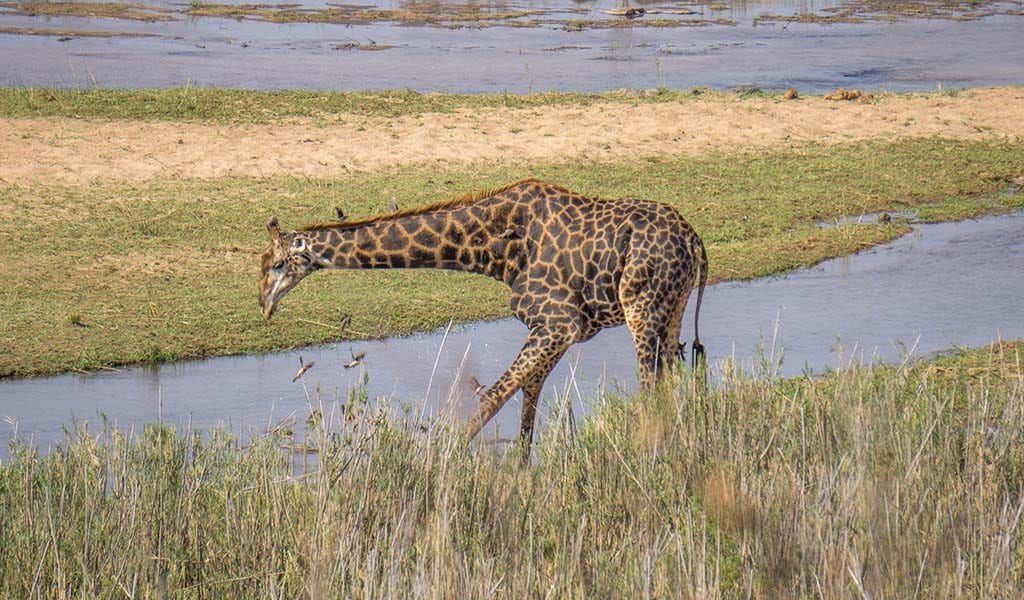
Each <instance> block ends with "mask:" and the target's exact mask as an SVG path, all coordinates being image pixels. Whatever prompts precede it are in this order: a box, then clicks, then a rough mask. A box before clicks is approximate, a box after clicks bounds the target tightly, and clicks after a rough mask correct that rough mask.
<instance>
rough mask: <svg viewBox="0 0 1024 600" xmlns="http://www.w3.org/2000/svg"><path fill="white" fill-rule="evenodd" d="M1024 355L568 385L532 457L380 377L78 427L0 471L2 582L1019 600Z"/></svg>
mask: <svg viewBox="0 0 1024 600" xmlns="http://www.w3.org/2000/svg"><path fill="white" fill-rule="evenodd" d="M1022 359H1024V343H1021V342H1011V343H999V344H994V345H993V346H991V347H989V348H984V349H980V350H973V351H967V352H959V353H956V354H954V355H950V356H947V357H943V358H941V359H939V360H935V361H924V362H909V361H908V364H906V365H904V366H902V367H899V368H895V367H867V366H853V367H851V368H848V369H845V370H843V371H839V372H835V373H832V374H830V375H829V376H826V377H824V378H821V379H808V378H800V379H791V380H779V379H776V378H775V377H773V376H772V375H771V373H772V372H773V371H774V369H773V368H772V367H773V365H771V364H770V363H768V362H766V363H765V365H764V366H763V367H762V369H761V370H760V371H759V372H757V373H753V374H748V373H743V372H739V371H737V370H735V369H732V368H730V367H729V366H728V365H725V366H724V368H723V372H722V376H721V378H720V380H719V381H717V383H716V384H715V385H714V386H713V387H712V388H711V389H709V390H706V391H703V390H702V389H701V387H700V386H698V384H697V382H696V381H695V379H694V378H693V377H692V376H691V375H690V374H689V373H687V372H682V373H678V374H675V375H673V376H671V377H670V378H669V380H668V381H667V382H666V383H665V385H663V386H661V387H660V389H658V390H657V392H656V393H654V394H651V395H640V396H637V397H634V398H629V399H625V398H622V397H618V396H614V395H603V396H601V397H598V398H587V399H585V401H587V402H588V403H590V404H591V405H593V406H594V407H595V411H596V412H595V414H594V415H593V416H591V417H589V418H587V419H586V420H584V421H581V422H580V423H579V424H578V425H577V421H576V420H575V419H573V418H572V415H571V412H570V411H569V410H567V406H569V404H568V403H567V402H566V399H565V398H556V399H554V400H552V401H550V402H549V403H548V406H547V407H546V408H547V409H548V412H549V413H550V417H549V418H548V420H547V426H546V427H545V428H544V429H543V430H542V431H541V433H540V436H539V441H538V443H537V444H536V446H535V449H534V455H535V456H536V457H537V461H536V462H535V463H533V464H532V465H530V466H528V467H525V468H520V466H519V464H520V461H519V457H518V452H517V450H516V449H515V448H511V449H509V450H508V451H507V452H506V451H505V448H508V447H507V446H499V447H498V450H497V451H492V450H491V448H492V446H490V445H489V444H488V440H481V442H480V443H479V444H477V445H476V447H471V446H470V445H469V444H467V443H466V440H465V438H464V437H463V436H462V434H461V429H460V424H459V423H457V422H454V420H453V419H452V418H451V416H450V415H443V416H442V417H440V418H438V419H436V420H433V421H420V420H417V418H416V417H415V415H419V414H420V411H418V410H411V411H409V412H410V414H411V415H413V416H412V417H409V418H406V419H403V418H396V417H395V416H394V415H395V411H394V409H393V407H392V405H391V404H390V402H389V401H388V400H382V401H376V400H373V399H368V398H367V397H366V395H365V392H361V391H360V390H359V389H354V390H353V392H352V393H351V394H350V395H349V397H348V398H347V399H345V400H344V401H343V402H330V401H328V400H326V399H324V400H322V401H320V400H319V399H318V398H316V397H315V396H314V400H313V405H314V407H315V409H316V410H315V412H311V414H310V415H309V419H308V420H307V425H308V428H305V432H304V433H295V430H298V429H299V427H293V426H292V424H291V422H284V423H281V424H278V425H275V426H271V427H268V428H267V430H264V431H253V432H250V433H249V435H247V436H246V437H245V438H241V437H238V436H236V435H234V434H232V433H229V432H227V431H224V430H215V431H213V432H198V431H193V430H190V429H187V428H183V427H174V426H170V425H161V424H157V423H151V424H148V425H146V426H145V427H143V428H142V429H141V430H138V431H136V432H135V433H130V434H129V433H125V432H124V431H120V430H117V429H115V428H113V427H111V426H110V425H109V424H107V423H103V422H101V423H92V424H90V423H85V422H81V423H79V424H78V425H77V426H76V427H75V428H74V430H73V431H71V432H69V433H68V435H67V437H66V439H65V440H64V441H63V443H61V444H60V445H59V446H58V447H57V448H55V449H53V450H52V451H50V452H48V453H46V454H43V453H40V452H38V451H37V450H35V449H33V448H32V447H31V446H30V445H28V444H27V443H25V442H24V441H15V442H14V443H13V444H12V445H11V446H10V448H9V458H8V459H7V460H6V461H5V462H4V463H3V464H2V465H0V497H2V498H3V500H4V502H3V505H2V506H3V509H2V510H0V564H4V565H31V566H32V568H8V569H2V570H0V595H2V596H4V597H11V598H31V597H47V596H51V595H54V596H56V595H60V594H67V595H68V596H74V597H113V596H119V595H121V594H122V593H124V594H125V595H135V596H138V597H162V596H173V597H177V598H203V597H211V596H212V597H238V598H259V597H268V596H279V595H280V596H285V597H300V596H306V595H309V596H317V597H320V596H323V597H339V598H342V597H364V596H365V597H420V596H424V597H460V598H473V597H483V596H487V597H501V598H534V597H542V596H552V597H558V598H568V597H585V598H634V597H657V598H739V597H742V598H758V599H760V598H764V599H776V598H781V599H790V598H793V599H797V598H801V599H802V598H811V597H823V598H912V597H915V596H917V597H921V598H947V597H948V598H955V597H961V596H974V595H976V594H977V593H979V592H980V591H984V594H983V595H984V596H986V597H992V598H1014V597H1016V596H1017V595H1018V593H1019V591H1020V582H1021V581H1022V580H1024V533H1022V528H1021V519H1020V515H1021V512H1022V510H1024V445H1022V444H1021V443H1020V440H1021V436H1022V435H1024V368H1022V364H1024V363H1022ZM311 454H312V455H315V457H316V458H315V459H312V460H311V459H309V458H307V457H309V456H310V455H311Z"/></svg>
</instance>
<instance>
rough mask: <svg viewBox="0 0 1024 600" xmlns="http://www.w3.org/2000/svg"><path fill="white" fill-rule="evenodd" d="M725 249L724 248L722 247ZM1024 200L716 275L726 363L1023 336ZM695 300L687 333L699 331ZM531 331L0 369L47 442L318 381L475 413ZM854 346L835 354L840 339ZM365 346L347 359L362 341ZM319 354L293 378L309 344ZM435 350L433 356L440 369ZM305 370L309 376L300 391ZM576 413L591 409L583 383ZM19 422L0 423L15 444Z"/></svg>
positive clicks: (297, 400)
mask: <svg viewBox="0 0 1024 600" xmlns="http://www.w3.org/2000/svg"><path fill="white" fill-rule="evenodd" d="M712 258H713V257H712ZM1022 264H1024V213H1017V214H1014V215H1009V216H1002V217H991V218H986V219H981V220H978V221H966V222H962V223H947V224H934V225H921V226H919V227H918V228H917V229H916V230H915V231H914V233H912V234H910V235H908V236H906V237H904V238H902V239H900V240H898V241H896V242H894V243H892V244H889V245H886V246H882V247H879V248H876V249H874V250H871V251H869V252H865V253H861V254H858V255H855V256H850V257H845V258H839V259H834V260H830V261H827V262H825V263H822V264H820V265H818V266H816V267H814V268H810V269H804V270H801V271H798V272H794V273H792V274H790V275H787V276H782V277H775V278H769V279H762V280H757V281H752V282H748V283H725V284H720V285H716V286H712V287H710V288H709V289H708V291H707V293H706V295H705V304H704V308H703V309H702V319H701V329H702V338H703V340H704V342H705V344H706V345H707V347H708V350H709V353H710V357H711V359H712V360H713V361H714V360H716V359H721V358H723V357H733V358H734V359H735V360H738V361H739V362H740V363H741V364H745V365H747V366H748V367H752V366H753V365H754V364H755V361H757V360H758V350H757V348H758V346H759V344H761V343H762V342H763V341H764V340H769V343H768V345H771V343H770V340H771V339H772V337H773V335H774V333H775V332H776V331H778V339H777V344H776V348H778V346H782V347H783V348H784V357H785V358H784V360H783V362H782V368H781V373H782V374H784V375H794V374H799V373H801V372H802V371H804V370H810V371H813V372H822V371H823V370H825V369H829V368H834V367H836V366H837V365H838V364H839V362H840V361H841V360H844V359H848V358H849V356H850V355H851V354H856V355H858V356H860V357H861V358H863V359H866V360H871V359H875V358H877V359H882V360H886V361H890V362H891V361H896V360H899V359H901V357H903V356H904V355H905V353H906V352H908V351H909V350H910V349H911V348H913V349H914V353H915V354H916V355H926V354H928V353H932V352H935V351H939V350H944V349H948V348H950V347H951V346H954V345H966V346H979V345H983V344H985V343H988V342H990V341H991V340H993V339H995V338H997V337H999V336H1001V337H1003V338H1007V339H1013V338H1020V337H1024V309H1022V308H1021V307H1022V306H1024V302H1022V301H1021V298H1022V296H1024V279H1022V274H1024V271H1022V267H1021V265H1022ZM689 319H692V312H691V313H690V314H688V322H687V323H686V324H685V325H684V333H683V337H684V339H689V338H690V337H691V335H692V333H691V332H692V320H689ZM525 337H526V330H525V328H524V327H523V326H522V325H521V324H520V323H519V322H518V321H514V320H511V319H506V320H500V321H494V322H488V323H479V324H475V325H472V326H468V327H461V328H454V329H453V330H452V331H450V332H449V333H448V335H447V339H444V333H443V332H434V333H431V334H426V335H419V336H412V337H405V338H394V339H386V340H377V341H366V342H353V343H351V344H349V343H344V344H336V345H328V346H322V347H315V348H307V349H304V350H302V351H301V352H286V353H277V354H268V355H263V356H242V357H231V358H215V359H209V360H202V361H193V362H182V363H177V364H166V365H157V366H147V367H139V368H134V369H128V370H125V371H122V372H116V373H110V372H108V373H103V372H101V373H96V374H94V375H91V376H82V375H62V376H57V377H47V378H39V379H27V380H11V381H3V382H0V417H5V418H6V419H8V421H9V422H10V421H13V422H17V424H18V425H17V427H18V430H19V431H20V433H21V434H22V435H24V436H26V437H27V436H29V435H32V436H34V439H35V441H36V442H37V443H38V444H39V445H41V446H43V447H45V446H47V445H49V444H51V443H52V442H53V441H54V440H57V439H59V438H60V435H61V433H60V432H61V427H62V426H66V425H67V424H68V423H69V422H70V420H71V418H72V417H76V418H79V419H88V420H90V421H92V422H95V421H96V419H97V416H98V415H99V414H106V415H107V416H109V417H110V418H111V419H114V420H116V421H117V422H118V423H119V424H120V425H121V426H125V427H127V426H129V425H131V424H139V423H143V422H146V421H152V420H156V419H157V418H159V417H162V418H163V419H164V420H165V421H171V422H179V423H181V422H184V421H186V420H188V419H191V421H192V423H193V424H194V425H195V426H197V427H201V428H209V427H210V426H212V425H214V424H217V423H225V424H228V425H230V426H231V427H232V428H233V429H234V430H235V431H239V432H245V431H248V430H249V429H250V428H265V427H266V426H267V424H268V423H269V422H271V421H275V422H276V421H278V420H280V419H282V418H284V417H286V416H288V415H289V414H296V415H297V416H298V417H299V418H298V421H299V423H302V421H303V420H304V417H305V416H306V415H307V414H308V410H309V409H308V408H307V393H308V394H310V395H312V396H315V393H316V392H315V390H316V389H317V387H319V389H320V390H321V395H322V397H324V398H326V399H327V400H330V399H332V398H335V397H340V398H341V399H342V400H344V399H345V397H346V394H347V390H348V389H349V388H350V387H352V386H354V385H357V384H358V382H359V381H360V379H361V377H362V376H363V375H364V373H365V374H366V376H368V377H369V383H368V391H369V393H370V395H371V396H374V397H378V396H383V397H387V398H392V399H394V401H395V403H396V406H397V405H399V404H402V403H404V404H405V405H407V406H409V407H411V409H412V410H416V411H418V412H424V413H426V414H432V413H434V412H436V411H437V410H438V409H439V407H440V406H442V405H444V404H445V402H447V401H448V400H449V398H451V399H452V401H453V403H454V405H455V406H456V407H457V410H458V412H459V413H460V414H461V415H462V416H463V417H465V416H468V414H470V413H471V412H472V409H473V406H474V399H473V390H472V387H471V385H470V384H469V383H468V375H470V374H472V375H474V376H475V377H477V378H478V379H479V380H480V381H482V382H484V383H488V382H492V381H494V379H495V378H496V377H497V376H498V375H500V373H501V372H502V370H503V369H504V367H505V366H507V365H508V363H509V362H510V361H511V360H512V359H513V358H514V357H515V354H516V352H517V351H518V349H519V346H520V344H521V343H522V341H523V340H524V339H525ZM840 347H841V348H842V350H841V351H837V348H840ZM360 351H362V352H366V359H365V361H364V363H363V364H362V365H361V366H360V367H359V368H355V369H352V370H346V369H344V368H343V367H342V365H343V364H344V363H346V362H348V361H350V360H351V358H350V356H351V352H357V353H358V352H360ZM300 354H301V356H302V357H303V359H304V360H305V361H307V362H309V361H316V364H315V365H314V367H313V368H312V369H310V371H309V372H308V373H307V374H306V376H305V377H304V379H303V380H302V382H300V383H294V384H293V383H291V378H292V376H293V374H294V373H295V372H296V370H297V369H298V367H299V355H300ZM435 361H436V365H437V366H436V368H435V366H434V365H435ZM635 365H636V362H635V359H634V355H633V346H632V342H631V339H630V337H629V333H628V331H627V330H626V329H625V328H621V327H620V328H617V329H613V330H607V331H605V332H603V333H601V334H600V335H598V336H597V337H596V338H594V339H593V340H591V341H589V342H587V343H585V344H580V345H578V346H575V347H574V348H573V349H572V350H571V351H570V352H569V354H568V355H567V356H566V358H565V359H563V361H562V363H561V364H560V365H559V367H558V368H557V369H556V371H555V372H554V373H553V375H552V377H551V378H550V379H549V381H548V384H547V386H546V388H545V390H544V395H543V403H544V404H545V406H544V407H543V408H542V419H543V418H545V417H544V416H543V413H544V412H545V410H546V409H547V407H550V406H551V405H552V404H553V403H554V398H555V395H556V392H557V391H558V390H565V389H567V387H568V386H569V377H570V371H571V369H573V368H575V382H576V384H577V385H578V386H579V388H580V394H582V396H583V397H584V398H588V400H591V399H592V398H593V396H594V395H593V394H592V393H591V392H592V391H594V390H596V389H598V388H605V389H615V388H617V387H621V388H623V389H626V390H629V389H633V388H634V387H635V385H636V378H635ZM303 383H305V385H306V388H305V389H304V388H303ZM570 396H571V397H573V398H575V403H576V407H577V410H579V411H582V412H585V411H586V410H588V409H589V404H586V403H581V402H580V401H579V398H578V397H577V396H576V393H575V392H573V393H572V394H570ZM518 411H519V403H518V400H516V399H514V400H513V401H511V402H510V403H509V405H507V406H506V407H505V409H504V410H503V411H502V412H500V413H499V415H498V418H496V419H495V421H496V423H495V427H496V428H497V432H495V431H493V430H492V431H491V432H490V435H495V434H498V435H501V436H510V435H512V434H514V432H515V431H516V428H517V427H518V417H519V414H518ZM12 431H13V428H12V427H11V426H10V425H7V424H5V425H4V426H3V427H2V428H0V444H2V447H3V449H4V450H3V451H4V452H5V451H6V450H5V449H6V441H7V440H9V439H10V437H11V435H12Z"/></svg>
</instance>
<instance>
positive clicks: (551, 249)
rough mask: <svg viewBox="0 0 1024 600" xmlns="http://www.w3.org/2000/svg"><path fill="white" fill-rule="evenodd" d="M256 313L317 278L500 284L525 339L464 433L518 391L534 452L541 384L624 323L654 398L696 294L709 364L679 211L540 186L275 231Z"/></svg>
mask: <svg viewBox="0 0 1024 600" xmlns="http://www.w3.org/2000/svg"><path fill="white" fill-rule="evenodd" d="M267 230H268V232H269V233H270V245H269V246H268V247H267V249H266V251H265V252H264V253H263V257H262V274H261V277H260V283H259V291H260V298H259V303H260V308H261V310H262V312H263V316H264V318H266V319H268V320H269V319H270V318H271V317H272V316H273V314H274V310H275V309H276V308H277V305H278V304H279V303H280V302H281V299H282V298H284V297H285V295H286V294H288V292H290V291H291V290H292V289H293V288H294V287H295V286H296V285H298V283H299V282H300V281H302V279H303V278H305V277H306V276H307V275H309V274H310V273H313V272H315V271H319V270H321V269H405V268H427V269H452V270H457V271H468V272H472V273H479V274H482V275H487V276H489V277H493V278H494V279H497V280H498V281H501V282H503V283H505V284H506V285H508V286H509V288H511V290H512V296H511V309H512V314H513V315H515V316H516V318H518V319H519V320H520V321H522V322H523V324H525V325H526V327H527V328H528V329H529V334H528V335H527V338H526V343H525V344H524V345H523V348H522V350H521V351H520V352H519V355H518V356H517V357H516V359H515V360H514V361H513V362H512V364H511V365H510V366H509V367H508V369H507V370H506V371H505V373H504V374H502V375H501V377H499V378H498V380H497V381H496V382H495V383H494V384H492V385H491V386H490V387H488V388H487V389H486V390H484V391H483V394H482V395H481V397H480V404H479V406H478V407H477V409H476V412H475V414H474V415H473V416H472V417H471V418H470V420H469V422H468V429H469V434H470V436H474V435H476V433H477V432H479V431H480V429H481V428H482V427H483V426H484V425H485V424H486V423H487V422H488V421H489V420H490V419H491V418H492V417H493V416H494V415H495V414H496V413H497V412H498V410H499V409H501V407H502V406H503V405H504V404H505V403H506V402H507V401H508V399H509V398H510V397H511V396H512V395H513V394H515V392H516V391H518V390H522V391H523V412H522V419H521V423H520V438H521V441H522V443H523V444H524V445H525V447H526V449H527V451H528V449H529V445H530V443H531V440H532V437H533V423H534V417H535V414H536V409H537V399H538V397H539V395H540V391H541V388H542V387H543V385H544V381H545V380H546V379H547V377H548V375H549V374H550V373H551V370H552V369H553V368H554V366H555V364H556V363H557V362H558V361H559V359H561V358H562V356H563V355H564V354H565V353H566V351H567V350H568V349H569V347H570V346H572V345H573V344H575V343H577V342H583V341H586V340H589V339H590V338H592V337H593V336H594V335H596V334H597V332H598V331H600V330H602V329H604V328H606V327H614V326H617V325H622V324H625V325H626V326H627V327H629V330H630V332H631V333H632V335H633V341H634V342H635V344H636V355H637V362H638V365H639V371H640V383H641V385H643V386H644V387H645V388H651V387H653V386H654V384H655V382H656V381H657V380H658V378H659V377H660V376H661V374H662V372H663V369H664V367H665V366H666V364H669V363H671V362H673V361H674V360H676V358H677V357H678V356H679V355H680V350H681V346H680V342H679V334H680V329H681V326H682V321H683V313H684V312H685V310H686V304H687V301H688V300H689V297H690V292H691V291H692V290H693V288H694V286H695V285H696V286H697V302H696V307H695V310H694V341H693V360H694V365H696V364H697V361H698V360H700V359H701V357H702V356H703V354H704V348H703V346H702V345H701V344H700V334H699V330H698V322H699V318H700V305H701V299H702V297H703V295H704V287H705V285H706V283H707V275H708V259H707V253H706V252H705V250H704V244H703V243H702V242H701V240H700V237H699V236H698V235H697V232H696V231H694V229H693V228H692V227H691V226H690V225H689V223H687V222H686V220H685V219H683V217H682V216H681V215H680V214H679V212H678V211H676V209H675V208H672V207H671V206H668V205H665V204H659V203H657V202H651V201H647V200H638V199H634V198H623V199H618V200H605V199H597V198H588V197H585V196H582V195H579V194H576V193H573V192H571V191H569V190H567V189H565V188H563V187H561V186H558V185H554V184H551V183H545V182H542V181H537V180H534V179H527V180H523V181H518V182H516V183H513V184H511V185H507V186H505V187H502V188H498V189H494V190H488V191H484V192H476V193H470V194H466V195H464V196H460V197H457V198H453V199H450V200H444V201H441V202H435V203H433V204H429V205H426V206H420V207H415V208H408V209H403V210H393V211H392V212H389V213H386V214H381V215H376V216H373V217H368V218H364V219H345V220H339V221H333V222H327V223H318V224H315V225H308V226H305V227H300V228H299V229H297V230H295V231H289V232H286V231H282V230H281V228H280V226H279V224H278V221H277V219H276V218H275V217H271V218H270V220H269V221H268V222H267Z"/></svg>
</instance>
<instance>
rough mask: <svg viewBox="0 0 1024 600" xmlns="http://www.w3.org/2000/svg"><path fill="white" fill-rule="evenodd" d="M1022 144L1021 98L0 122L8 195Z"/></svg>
mask: <svg viewBox="0 0 1024 600" xmlns="http://www.w3.org/2000/svg"><path fill="white" fill-rule="evenodd" d="M927 136H943V137H949V138H962V139H981V138H994V137H1012V138H1024V88H1014V87H1008V88H991V89H975V90H971V91H968V92H961V93H960V94H957V95H945V94H929V95H920V94H909V95H886V96H881V97H877V98H876V99H875V100H874V101H873V102H870V103H859V102H846V101H841V102H837V101H830V100H825V99H823V98H822V97H808V98H800V99H798V100H791V101H786V100H782V99H779V98H753V99H738V98H732V97H725V96H714V97H710V98H706V99H695V100H693V101H687V102H683V103H668V104H642V103H641V104H637V105H630V104H627V103H606V104H597V105H593V106H586V107H581V106H550V107H545V108H539V109H489V110H478V111H472V112H469V111H467V112H459V113H455V114H429V115H418V116H406V117H399V118H380V117H375V118H366V117H357V116H351V117H347V118H344V119H343V120H342V121H341V122H337V123H331V124H326V125H325V124H323V123H314V122H312V121H310V122H298V123H289V124H281V125H276V124H275V125H222V124H202V123H168V122H142V121H109V120H82V119H73V118H38V119H0V157H2V158H0V183H7V184H14V183H25V184H27V183H60V182H63V183H71V184H83V183H89V182H93V181H109V180H121V181H139V180H146V179H151V178H167V177H219V176H225V175H243V176H268V175H278V174H292V175H298V176H317V177H321V176H337V175H344V174H346V173H348V172H354V171H375V170H380V169H384V168H388V167H393V166H399V165H431V164H434V165H438V166H441V167H443V166H444V165H446V164H465V163H472V162H479V163H486V164H523V163H527V162H530V161H544V162H551V161H556V162H557V161H566V160H597V161H606V160H623V159H628V158H635V157H640V156H647V155H654V154H663V153H664V154H674V155H680V154H688V153H689V154H700V153H704V152H708V151H712V150H724V151H737V150H746V149H751V150H756V149H761V148H768V147H771V148H778V147H782V148H785V147H788V146H797V145H801V144H806V143H808V142H816V143H822V144H838V143H843V142H849V141H858V140H865V139H871V138H880V139H895V138H910V137H927Z"/></svg>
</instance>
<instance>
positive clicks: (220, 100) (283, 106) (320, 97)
mask: <svg viewBox="0 0 1024 600" xmlns="http://www.w3.org/2000/svg"><path fill="white" fill-rule="evenodd" d="M716 93H717V92H712V91H709V90H700V91H699V92H697V93H694V92H691V91H690V90H668V89H658V90H652V91H651V92H650V93H637V91H636V90H621V91H611V92H599V93H581V92H542V93H535V94H440V93H420V92H416V91H413V90H392V91H381V92H317V91H305V90H282V91H277V92H258V91H252V90H231V89H210V88H198V87H194V86H188V87H182V88H163V89H152V90H118V89H100V88H93V89H77V90H76V89H54V88H0V117H49V116H57V117H63V116H69V115H73V116H76V117H85V118H89V117H101V118H114V119H145V120H161V121H182V120H194V121H215V122H247V123H271V122H276V121H279V120H281V119H287V118H327V117H336V116H339V115H357V116H359V115H364V116H381V117H399V116H404V115H421V114H426V113H451V112H454V111H457V110H476V109H485V108H538V107H543V106H590V105H593V104H597V103H604V102H620V103H630V104H633V103H637V102H644V103H658V102H681V101H686V100H688V99H691V98H696V97H703V98H706V97H709V96H713V95H715V94H716Z"/></svg>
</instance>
